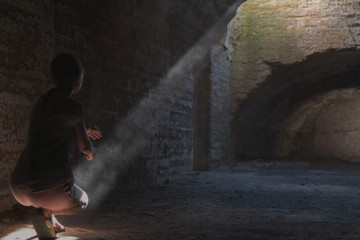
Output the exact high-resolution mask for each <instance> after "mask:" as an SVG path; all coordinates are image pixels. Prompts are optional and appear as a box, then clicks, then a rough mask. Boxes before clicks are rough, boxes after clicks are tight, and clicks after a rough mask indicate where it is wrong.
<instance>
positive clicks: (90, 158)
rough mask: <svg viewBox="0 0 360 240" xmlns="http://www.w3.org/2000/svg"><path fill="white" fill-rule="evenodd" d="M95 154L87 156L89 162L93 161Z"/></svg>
mask: <svg viewBox="0 0 360 240" xmlns="http://www.w3.org/2000/svg"><path fill="white" fill-rule="evenodd" d="M94 154H95V153H89V154H87V155H86V159H87V160H89V161H91V160H93V158H94Z"/></svg>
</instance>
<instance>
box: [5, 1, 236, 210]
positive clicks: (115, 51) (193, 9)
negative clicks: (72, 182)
mask: <svg viewBox="0 0 360 240" xmlns="http://www.w3.org/2000/svg"><path fill="white" fill-rule="evenodd" d="M234 2H235V0H229V1H220V0H218V1H216V0H214V1H202V0H199V1H185V0H177V1H176V0H171V1H161V0H156V1H146V0H144V1H142V0H139V1H124V0H122V1H115V0H112V1H85V0H80V1H68V0H61V1H45V0H44V1H32V0H24V1H23V0H22V1H18V0H1V1H0V26H1V30H0V32H1V34H0V51H1V55H2V57H1V60H0V109H1V111H0V153H1V158H0V170H1V171H0V172H1V174H0V202H1V204H0V210H3V209H8V208H9V206H10V205H11V203H12V202H13V200H12V198H11V196H10V194H9V189H8V185H7V181H8V178H9V175H10V172H11V170H12V168H13V167H14V164H15V162H16V159H17V158H18V156H19V154H20V152H21V151H22V149H23V147H24V143H25V138H26V132H27V126H28V122H29V113H30V108H31V106H32V104H33V103H34V101H35V100H36V98H37V97H38V96H40V95H41V94H42V93H43V92H44V91H46V89H48V88H50V87H51V81H50V80H49V79H50V77H49V75H50V74H49V71H48V65H49V62H50V60H51V58H52V57H53V56H54V55H55V54H56V53H59V52H70V53H73V54H74V55H76V56H77V57H79V59H80V60H81V61H82V63H83V65H84V68H85V70H86V77H85V83H84V86H83V90H82V91H81V92H80V93H79V94H78V95H76V96H74V97H75V98H76V99H78V100H79V101H81V102H82V103H83V105H84V107H85V109H86V114H87V116H88V123H89V125H91V126H94V125H97V126H99V127H100V128H102V130H103V131H104V136H105V137H104V140H102V142H100V143H96V146H97V147H98V154H97V158H95V159H94V161H93V162H92V163H89V166H92V167H93V168H95V167H97V168H103V169H99V170H100V174H99V175H97V176H95V175H93V176H91V177H92V178H94V177H99V178H101V177H102V176H104V178H106V177H108V176H109V175H113V174H108V173H107V172H106V171H105V170H107V169H110V168H111V169H114V167H112V163H113V162H115V161H118V159H117V158H119V159H120V160H121V157H123V156H124V155H127V156H129V158H130V160H131V161H130V160H129V158H128V159H127V160H126V161H125V160H124V162H122V163H123V164H120V165H121V166H117V165H116V166H117V167H121V168H123V169H122V170H123V171H120V170H118V169H115V174H114V176H116V177H119V176H118V175H119V174H117V173H121V174H120V177H121V179H127V180H128V181H133V180H135V179H137V180H138V179H143V178H144V176H147V177H150V178H154V177H164V176H167V175H168V174H170V172H169V169H170V168H171V167H174V166H186V167H189V166H190V165H191V161H192V125H191V121H192V94H193V85H192V81H193V78H192V72H191V71H190V72H183V73H182V74H178V75H177V81H174V82H175V83H174V84H171V81H172V78H171V76H170V77H169V76H167V74H168V73H169V72H170V70H171V69H172V68H173V67H174V66H176V64H177V62H178V61H179V60H180V59H181V57H182V56H183V55H185V54H186V52H187V51H188V50H189V49H190V48H191V47H192V46H193V45H194V44H195V43H196V42H197V41H198V40H199V39H200V37H201V36H202V35H204V33H205V32H206V31H207V30H208V29H209V28H211V27H212V26H213V25H214V24H215V23H216V22H217V21H218V19H219V18H220V17H221V16H222V15H223V14H224V13H225V12H226V10H227V9H228V8H229V7H230V6H231V5H232V4H233V3H234ZM180 70H181V69H180ZM179 79H181V83H182V84H179ZM177 86H181V88H180V89H179V88H176V87H177ZM176 91H178V92H177V94H174V92H176ZM144 99H145V100H144ZM139 109H140V110H139ZM135 120H136V121H135ZM145 127H147V128H145ZM143 129H146V130H143ZM149 129H150V130H149ZM138 138H140V139H147V140H148V141H146V142H145V143H144V142H143V143H142V144H139V142H141V141H140V140H138ZM96 159H98V161H96ZM100 160H101V161H100ZM120 160H119V161H118V162H120ZM76 162H77V164H80V162H81V161H76ZM79 169H80V170H79ZM146 169H147V171H146ZM85 170H86V168H82V167H80V168H78V170H77V171H76V173H77V175H78V177H77V178H79V179H80V180H81V179H82V177H83V176H85V175H88V174H87V173H88V172H84V171H85ZM101 170H102V171H101ZM81 174H83V175H81ZM94 174H95V173H94ZM124 176H126V177H125V178H124ZM112 181H113V180H112Z"/></svg>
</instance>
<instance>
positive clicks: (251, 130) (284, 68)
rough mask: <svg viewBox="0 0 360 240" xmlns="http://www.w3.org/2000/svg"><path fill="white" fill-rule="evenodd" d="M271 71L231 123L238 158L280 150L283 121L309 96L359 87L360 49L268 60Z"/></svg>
mask: <svg viewBox="0 0 360 240" xmlns="http://www.w3.org/2000/svg"><path fill="white" fill-rule="evenodd" d="M268 65H269V66H270V67H271V69H272V74H271V75H270V76H269V77H268V79H267V80H266V81H265V82H264V84H262V85H261V86H259V87H258V88H257V89H256V90H254V91H253V92H252V94H251V95H250V97H249V98H248V99H246V100H245V101H244V102H243V103H242V104H241V106H240V108H239V110H238V112H237V113H236V115H235V117H234V119H233V121H232V122H231V130H232V133H231V148H232V157H233V158H234V159H233V160H235V161H239V160H240V161H241V160H242V159H244V158H258V157H272V156H277V155H283V154H281V153H279V150H278V149H279V146H277V145H278V144H279V143H280V142H281V141H279V137H280V136H281V135H282V134H283V132H282V131H284V128H283V123H284V122H285V121H286V120H287V119H288V118H289V117H290V116H292V115H293V114H294V113H295V112H296V111H297V110H298V109H299V107H300V106H301V105H302V104H303V103H304V102H305V101H307V100H308V99H309V98H310V97H313V96H316V95H317V94H321V93H325V92H328V91H332V90H336V89H343V88H357V87H358V86H360V52H359V51H356V50H355V49H346V50H330V51H327V52H324V53H316V54H313V55H311V56H309V57H308V58H307V59H306V60H304V61H302V62H297V63H294V64H289V65H282V64H278V63H268Z"/></svg>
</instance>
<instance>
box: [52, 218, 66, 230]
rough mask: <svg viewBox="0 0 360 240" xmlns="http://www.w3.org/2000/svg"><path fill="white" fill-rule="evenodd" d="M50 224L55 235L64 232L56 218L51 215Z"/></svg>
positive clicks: (62, 226)
mask: <svg viewBox="0 0 360 240" xmlns="http://www.w3.org/2000/svg"><path fill="white" fill-rule="evenodd" d="M51 222H52V224H53V228H54V230H55V232H56V233H59V232H65V227H64V225H62V224H61V223H60V222H59V221H58V220H57V219H56V218H55V215H54V214H53V215H51Z"/></svg>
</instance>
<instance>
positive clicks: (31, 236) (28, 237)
mask: <svg viewBox="0 0 360 240" xmlns="http://www.w3.org/2000/svg"><path fill="white" fill-rule="evenodd" d="M64 234H66V233H61V234H58V237H57V238H56V239H58V240H78V239H79V238H77V237H73V236H62V235H64ZM1 240H38V238H37V236H36V232H35V230H34V229H33V227H32V226H31V225H26V226H24V227H22V228H20V229H18V230H16V231H15V232H12V233H10V234H8V235H6V236H5V237H2V238H1Z"/></svg>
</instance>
